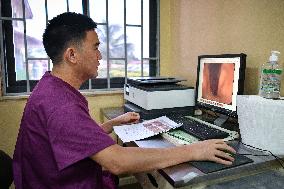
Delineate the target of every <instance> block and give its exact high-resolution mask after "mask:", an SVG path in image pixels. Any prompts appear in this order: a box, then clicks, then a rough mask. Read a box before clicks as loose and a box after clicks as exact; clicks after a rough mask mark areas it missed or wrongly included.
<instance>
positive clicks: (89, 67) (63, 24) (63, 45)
mask: <svg viewBox="0 0 284 189" xmlns="http://www.w3.org/2000/svg"><path fill="white" fill-rule="evenodd" d="M96 27H97V24H96V23H95V22H94V21H93V20H92V19H91V18H89V17H87V16H85V15H82V14H78V13H71V12H66V13H63V14H60V15H58V16H56V17H54V18H53V19H52V20H50V21H49V23H48V25H47V27H46V29H45V32H44V34H43V45H44V48H45V50H46V53H47V55H48V56H49V57H50V59H51V60H52V62H53V64H54V66H56V65H60V64H61V63H66V64H67V65H68V66H69V67H71V68H72V71H73V72H76V73H77V74H80V76H79V77H82V79H89V78H91V77H94V76H97V69H98V65H99V62H98V61H99V60H100V59H101V54H100V51H99V50H98V46H99V39H98V36H97V33H96V32H95V30H94V29H95V28H96ZM87 77H89V78H87Z"/></svg>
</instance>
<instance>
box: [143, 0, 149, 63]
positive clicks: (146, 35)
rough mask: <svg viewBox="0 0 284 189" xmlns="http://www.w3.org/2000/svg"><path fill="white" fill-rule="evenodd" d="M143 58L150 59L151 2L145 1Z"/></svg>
mask: <svg viewBox="0 0 284 189" xmlns="http://www.w3.org/2000/svg"><path fill="white" fill-rule="evenodd" d="M143 58H149V0H143Z"/></svg>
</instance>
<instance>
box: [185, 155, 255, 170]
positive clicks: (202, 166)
mask: <svg viewBox="0 0 284 189" xmlns="http://www.w3.org/2000/svg"><path fill="white" fill-rule="evenodd" d="M234 158H235V161H234V162H233V164H232V165H223V164H220V163H215V162H212V161H191V162H190V163H191V164H192V165H193V166H194V167H196V168H197V169H199V170H200V171H202V172H203V173H212V172H216V171H220V170H223V169H228V168H231V167H237V166H240V165H244V164H247V163H252V162H253V160H252V159H250V158H248V157H246V156H244V155H241V154H236V155H235V156H234Z"/></svg>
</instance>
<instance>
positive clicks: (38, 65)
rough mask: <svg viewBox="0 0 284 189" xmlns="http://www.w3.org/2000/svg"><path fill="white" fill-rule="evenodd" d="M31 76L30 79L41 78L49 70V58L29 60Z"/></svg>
mask: <svg viewBox="0 0 284 189" xmlns="http://www.w3.org/2000/svg"><path fill="white" fill-rule="evenodd" d="M28 63H29V78H30V80H39V79H40V78H41V77H42V76H43V74H44V73H45V72H46V71H47V68H48V61H47V60H29V61H28Z"/></svg>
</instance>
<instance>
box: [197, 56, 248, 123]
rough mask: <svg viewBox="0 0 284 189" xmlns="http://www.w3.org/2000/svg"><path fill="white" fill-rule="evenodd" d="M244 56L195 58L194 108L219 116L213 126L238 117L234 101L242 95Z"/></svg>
mask: <svg viewBox="0 0 284 189" xmlns="http://www.w3.org/2000/svg"><path fill="white" fill-rule="evenodd" d="M245 68H246V54H243V53H241V54H222V55H201V56H198V68H197V82H196V106H197V107H199V108H205V109H209V110H212V111H214V112H217V113H220V114H219V115H220V116H219V117H218V118H217V119H216V120H215V122H214V123H215V124H217V125H219V126H221V125H222V124H223V123H224V122H225V121H226V120H227V119H228V117H236V116H237V105H236V99H237V95H238V94H243V90H244V80H245Z"/></svg>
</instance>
